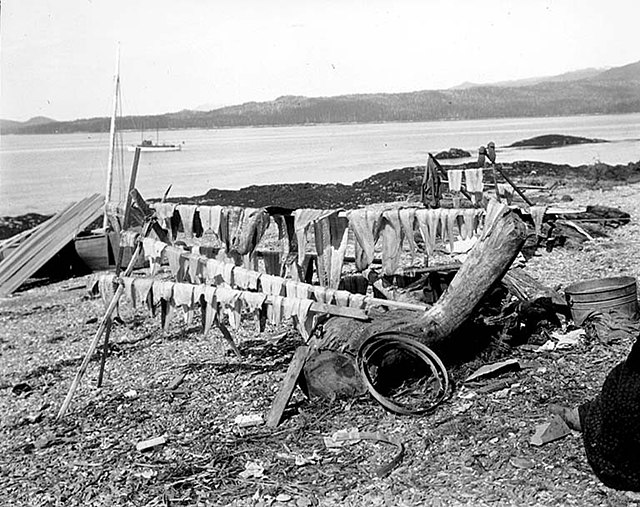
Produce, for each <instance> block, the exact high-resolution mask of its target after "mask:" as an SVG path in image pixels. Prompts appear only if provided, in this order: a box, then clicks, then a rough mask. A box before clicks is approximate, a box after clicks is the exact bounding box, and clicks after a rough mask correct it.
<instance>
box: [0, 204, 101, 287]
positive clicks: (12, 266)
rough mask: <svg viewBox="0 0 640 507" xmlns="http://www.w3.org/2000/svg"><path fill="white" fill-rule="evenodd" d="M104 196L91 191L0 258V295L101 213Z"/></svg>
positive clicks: (33, 271) (16, 284) (27, 276)
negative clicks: (89, 194) (90, 193)
mask: <svg viewBox="0 0 640 507" xmlns="http://www.w3.org/2000/svg"><path fill="white" fill-rule="evenodd" d="M103 208H104V197H103V196H101V195H100V194H94V195H92V196H91V197H87V198H86V199H83V200H82V201H78V202H76V203H74V204H71V205H69V206H67V207H66V208H65V209H63V210H62V211H61V212H59V213H58V214H56V215H54V216H53V217H51V218H50V219H49V220H47V221H46V222H44V223H43V224H41V226H40V227H38V230H37V231H35V232H34V233H33V234H31V235H30V236H29V237H28V238H27V239H25V240H24V241H23V242H22V243H20V246H19V247H18V248H16V249H15V250H13V251H11V252H10V253H8V255H7V256H6V257H5V258H4V259H3V260H2V261H0V297H5V296H8V295H10V294H11V293H12V292H13V291H15V290H16V289H17V288H18V287H20V285H22V283H24V282H25V281H26V280H27V279H28V278H29V277H30V276H31V275H33V274H34V273H35V272H36V271H37V270H38V269H40V268H41V267H42V266H43V265H44V264H45V263H46V262H47V261H48V260H49V259H51V258H52V257H53V256H54V255H55V254H56V253H58V252H59V251H60V250H61V249H62V248H63V247H64V246H65V245H66V244H67V243H69V241H71V240H72V239H73V238H74V236H75V235H76V234H78V233H79V232H80V231H82V230H83V229H84V228H86V227H88V226H89V225H90V224H91V222H93V221H94V220H95V219H96V218H98V217H99V216H100V214H101V213H102V211H103Z"/></svg>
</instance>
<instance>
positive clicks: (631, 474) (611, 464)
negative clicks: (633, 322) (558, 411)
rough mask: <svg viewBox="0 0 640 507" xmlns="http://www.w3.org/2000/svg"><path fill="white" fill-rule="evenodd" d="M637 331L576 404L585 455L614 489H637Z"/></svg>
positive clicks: (639, 467)
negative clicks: (591, 393)
mask: <svg viewBox="0 0 640 507" xmlns="http://www.w3.org/2000/svg"><path fill="white" fill-rule="evenodd" d="M639 339H640V335H639V336H638V338H637V339H636V342H635V344H634V345H633V347H632V348H631V352H630V353H629V356H628V357H627V359H626V360H625V361H623V362H621V363H620V364H618V365H617V366H616V367H615V368H613V370H611V372H610V373H609V375H607V378H606V380H605V381H604V384H603V386H602V391H601V392H600V394H599V395H598V396H596V397H595V398H594V399H593V400H591V401H589V402H587V403H585V404H583V405H581V406H580V408H579V412H580V424H581V426H582V431H583V440H584V447H585V452H586V454H587V459H588V460H589V464H590V465H591V468H593V471H594V472H595V473H596V475H597V476H598V478H599V479H600V480H601V481H602V482H603V483H604V484H606V485H607V486H609V487H611V488H615V489H621V490H629V491H640V341H639Z"/></svg>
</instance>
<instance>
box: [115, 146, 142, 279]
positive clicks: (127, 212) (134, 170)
mask: <svg viewBox="0 0 640 507" xmlns="http://www.w3.org/2000/svg"><path fill="white" fill-rule="evenodd" d="M139 163H140V146H136V152H135V153H134V155H133V165H132V166H131V178H130V179H129V190H128V191H127V200H126V202H125V205H124V218H123V219H122V228H121V230H122V231H126V230H127V228H128V227H129V221H130V220H131V204H132V201H133V196H132V195H131V192H132V191H133V189H134V188H135V186H136V179H137V177H138V164H139ZM123 255H124V248H123V247H122V246H121V245H118V261H117V262H116V276H119V275H120V270H121V269H122V267H121V265H122V257H123Z"/></svg>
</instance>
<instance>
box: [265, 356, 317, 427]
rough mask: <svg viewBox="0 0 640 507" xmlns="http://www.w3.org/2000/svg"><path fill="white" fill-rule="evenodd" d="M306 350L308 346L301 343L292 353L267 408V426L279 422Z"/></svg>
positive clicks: (274, 425)
mask: <svg viewBox="0 0 640 507" xmlns="http://www.w3.org/2000/svg"><path fill="white" fill-rule="evenodd" d="M308 352H309V347H308V346H306V345H301V346H300V347H298V348H297V349H296V351H295V353H294V354H293V359H292V360H291V363H289V368H288V369H287V373H285V376H284V380H283V381H282V385H281V386H280V389H279V391H278V394H276V398H275V400H273V405H271V410H269V415H268V416H267V426H269V427H271V428H275V427H276V426H277V425H278V424H279V423H280V419H282V414H283V413H284V409H285V408H286V406H287V403H289V400H290V399H291V395H292V394H293V390H294V388H295V387H296V381H297V380H298V377H299V376H300V372H301V371H302V367H303V366H304V362H305V360H306V359H307V354H308Z"/></svg>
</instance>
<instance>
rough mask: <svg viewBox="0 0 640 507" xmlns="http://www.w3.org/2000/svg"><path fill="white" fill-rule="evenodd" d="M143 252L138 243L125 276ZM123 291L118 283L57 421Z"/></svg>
mask: <svg viewBox="0 0 640 507" xmlns="http://www.w3.org/2000/svg"><path fill="white" fill-rule="evenodd" d="M141 252H142V242H140V243H138V246H137V247H136V249H135V251H134V253H133V255H132V256H131V260H130V261H129V265H128V266H127V269H126V270H125V272H124V274H125V276H128V275H130V274H131V272H132V271H133V267H134V266H135V264H136V260H137V259H138V255H140V253H141ZM123 293H124V286H123V285H122V284H120V285H118V288H117V289H116V292H115V294H114V295H113V298H111V302H110V303H109V306H108V307H107V310H106V311H105V314H104V317H102V321H101V322H100V327H98V330H97V331H96V334H95V336H94V337H93V340H91V344H90V345H89V350H87V353H86V355H85V356H84V359H83V361H82V364H81V365H80V368H79V370H78V373H76V376H75V378H74V379H73V382H72V383H71V387H70V388H69V392H68V393H67V396H66V398H65V399H64V402H63V403H62V406H61V407H60V411H59V412H58V416H57V417H56V420H57V421H59V420H61V419H62V418H63V417H64V414H65V413H66V411H67V409H68V408H69V405H70V404H71V399H72V398H73V395H74V394H75V392H76V390H77V389H78V386H79V385H80V381H81V380H82V377H83V376H84V374H85V372H86V371H87V367H88V366H89V362H90V361H91V357H92V356H93V353H94V352H95V350H96V348H97V347H98V342H99V341H100V338H101V337H102V335H103V333H104V332H105V331H106V329H107V326H108V325H109V320H110V319H111V315H112V314H113V312H114V310H115V309H116V306H117V305H118V301H119V300H120V298H121V297H122V294H123Z"/></svg>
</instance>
